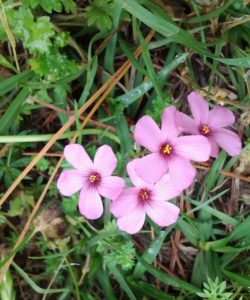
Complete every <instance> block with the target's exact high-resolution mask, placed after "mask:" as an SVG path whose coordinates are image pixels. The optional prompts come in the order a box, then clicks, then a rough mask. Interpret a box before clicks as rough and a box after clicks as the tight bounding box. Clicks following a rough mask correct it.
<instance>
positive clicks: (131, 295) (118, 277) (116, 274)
mask: <svg viewBox="0 0 250 300" xmlns="http://www.w3.org/2000/svg"><path fill="white" fill-rule="evenodd" d="M108 268H109V270H110V272H111V273H112V274H113V275H114V278H115V280H117V282H118V283H119V284H120V287H121V289H123V290H124V292H125V293H126V294H127V295H128V297H129V299H130V300H136V297H135V295H134V293H133V292H132V290H131V289H130V287H129V285H128V284H127V282H126V280H125V279H124V277H123V275H122V273H121V272H120V271H119V270H118V269H117V268H116V267H115V266H114V265H111V264H110V265H108Z"/></svg>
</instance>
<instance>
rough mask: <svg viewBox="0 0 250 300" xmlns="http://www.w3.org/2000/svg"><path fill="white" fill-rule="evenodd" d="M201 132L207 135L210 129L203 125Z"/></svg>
mask: <svg viewBox="0 0 250 300" xmlns="http://www.w3.org/2000/svg"><path fill="white" fill-rule="evenodd" d="M201 131H202V133H203V134H204V135H207V134H209V132H210V129H209V127H208V126H207V125H203V126H202V129H201Z"/></svg>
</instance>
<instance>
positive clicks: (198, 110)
mask: <svg viewBox="0 0 250 300" xmlns="http://www.w3.org/2000/svg"><path fill="white" fill-rule="evenodd" d="M188 102H189V106H190V109H191V112H192V115H193V117H194V120H195V122H196V124H197V125H198V126H199V125H200V124H207V121H208V112H209V108H208V104H207V101H206V100H205V99H204V98H203V97H202V96H201V95H200V94H198V93H196V92H192V93H191V94H189V95H188Z"/></svg>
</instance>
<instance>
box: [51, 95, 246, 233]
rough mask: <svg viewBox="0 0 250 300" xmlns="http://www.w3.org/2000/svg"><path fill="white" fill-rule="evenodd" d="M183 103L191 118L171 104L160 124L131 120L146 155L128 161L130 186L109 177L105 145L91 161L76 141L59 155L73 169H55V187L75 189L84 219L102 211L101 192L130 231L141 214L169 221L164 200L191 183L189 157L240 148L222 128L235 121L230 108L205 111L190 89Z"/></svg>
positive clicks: (111, 165)
mask: <svg viewBox="0 0 250 300" xmlns="http://www.w3.org/2000/svg"><path fill="white" fill-rule="evenodd" d="M188 102H189V106H190V109H191V112H192V115H193V119H192V118H191V117H189V116H187V115H185V114H183V113H181V112H178V111H177V110H176V108H175V107H174V106H171V107H168V108H166V109H165V110H164V111H163V115H162V122H161V128H159V127H158V125H157V124H156V123H155V122H154V121H153V119H152V118H150V117H149V116H144V117H142V118H141V119H140V120H139V121H138V122H137V124H136V126H135V131H134V139H135V141H136V142H137V143H138V144H139V145H141V146H143V147H144V148H146V149H147V150H148V151H149V152H150V154H148V155H146V156H144V157H142V158H137V159H134V160H132V161H131V162H129V163H128V165H127V173H128V176H129V178H130V181H131V183H132V184H133V187H128V188H125V183H124V180H123V179H122V178H120V177H118V176H111V175H112V173H113V171H114V169H115V168H116V165H117V159H116V157H115V155H114V153H113V151H112V149H111V148H110V147H109V146H107V145H104V146H101V147H100V148H99V149H98V150H97V152H96V155H95V158H94V161H93V162H92V161H91V159H90V158H89V156H88V154H87V153H86V151H85V150H84V148H83V147H82V146H81V145H78V144H70V145H68V146H66V147H65V149H64V156H65V158H66V160H67V161H68V162H69V163H70V164H71V165H72V166H73V167H74V168H75V169H72V170H65V171H63V172H62V173H61V175H60V177H59V178H58V181H57V187H58V189H59V191H60V192H61V193H62V194H63V195H65V196H71V195H73V194H74V193H76V192H78V191H80V197H79V210H80V213H81V214H82V215H83V216H85V217H86V218H88V219H97V218H99V217H100V216H101V215H102V214H103V204H102V200H101V196H103V197H105V198H108V199H110V200H112V203H111V205H110V211H111V212H112V213H113V214H114V216H116V217H117V218H118V221H117V224H118V227H119V228H120V229H121V230H123V231H126V232H128V233H130V234H134V233H137V232H138V231H140V229H141V228H142V227H143V224H144V222H145V218H146V215H148V216H149V217H150V218H151V219H152V220H153V221H154V222H155V223H156V224H157V225H158V226H163V227H165V226H169V225H171V224H173V223H175V222H176V221H177V219H178V215H179V208H178V207H177V206H176V205H174V204H172V203H170V202H169V200H170V199H173V198H174V197H176V196H178V195H180V194H181V193H182V191H183V190H184V189H186V188H188V187H189V186H190V185H191V184H192V182H193V180H194V177H195V173H196V171H195V168H194V167H193V166H192V164H191V162H190V161H198V162H204V161H206V160H208V159H209V157H210V156H211V157H217V156H218V153H219V147H221V148H222V149H224V150H225V151H226V152H227V153H228V154H229V155H231V156H234V155H238V154H239V153H240V151H241V147H242V146H241V141H240V138H239V136H238V135H237V134H235V133H233V132H232V131H230V130H228V129H225V128H224V127H226V126H229V125H232V124H233V123H234V121H235V119H234V115H233V113H232V112H231V111H230V110H228V109H225V108H223V107H221V106H215V107H214V108H213V109H212V110H210V111H209V107H208V104H207V102H206V101H205V100H204V99H203V98H202V97H201V96H200V95H199V94H198V93H196V92H193V93H191V94H190V95H189V96H188ZM183 133H189V134H192V135H183Z"/></svg>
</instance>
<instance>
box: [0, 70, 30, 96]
mask: <svg viewBox="0 0 250 300" xmlns="http://www.w3.org/2000/svg"><path fill="white" fill-rule="evenodd" d="M32 74H33V72H32V71H25V72H22V73H19V74H17V75H14V76H11V77H10V78H8V79H5V80H4V81H2V82H1V83H0V96H3V95H5V94H7V93H8V92H10V91H12V90H14V89H15V88H16V87H17V86H18V84H20V83H22V82H25V81H27V80H29V78H30V77H31V76H32Z"/></svg>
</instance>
